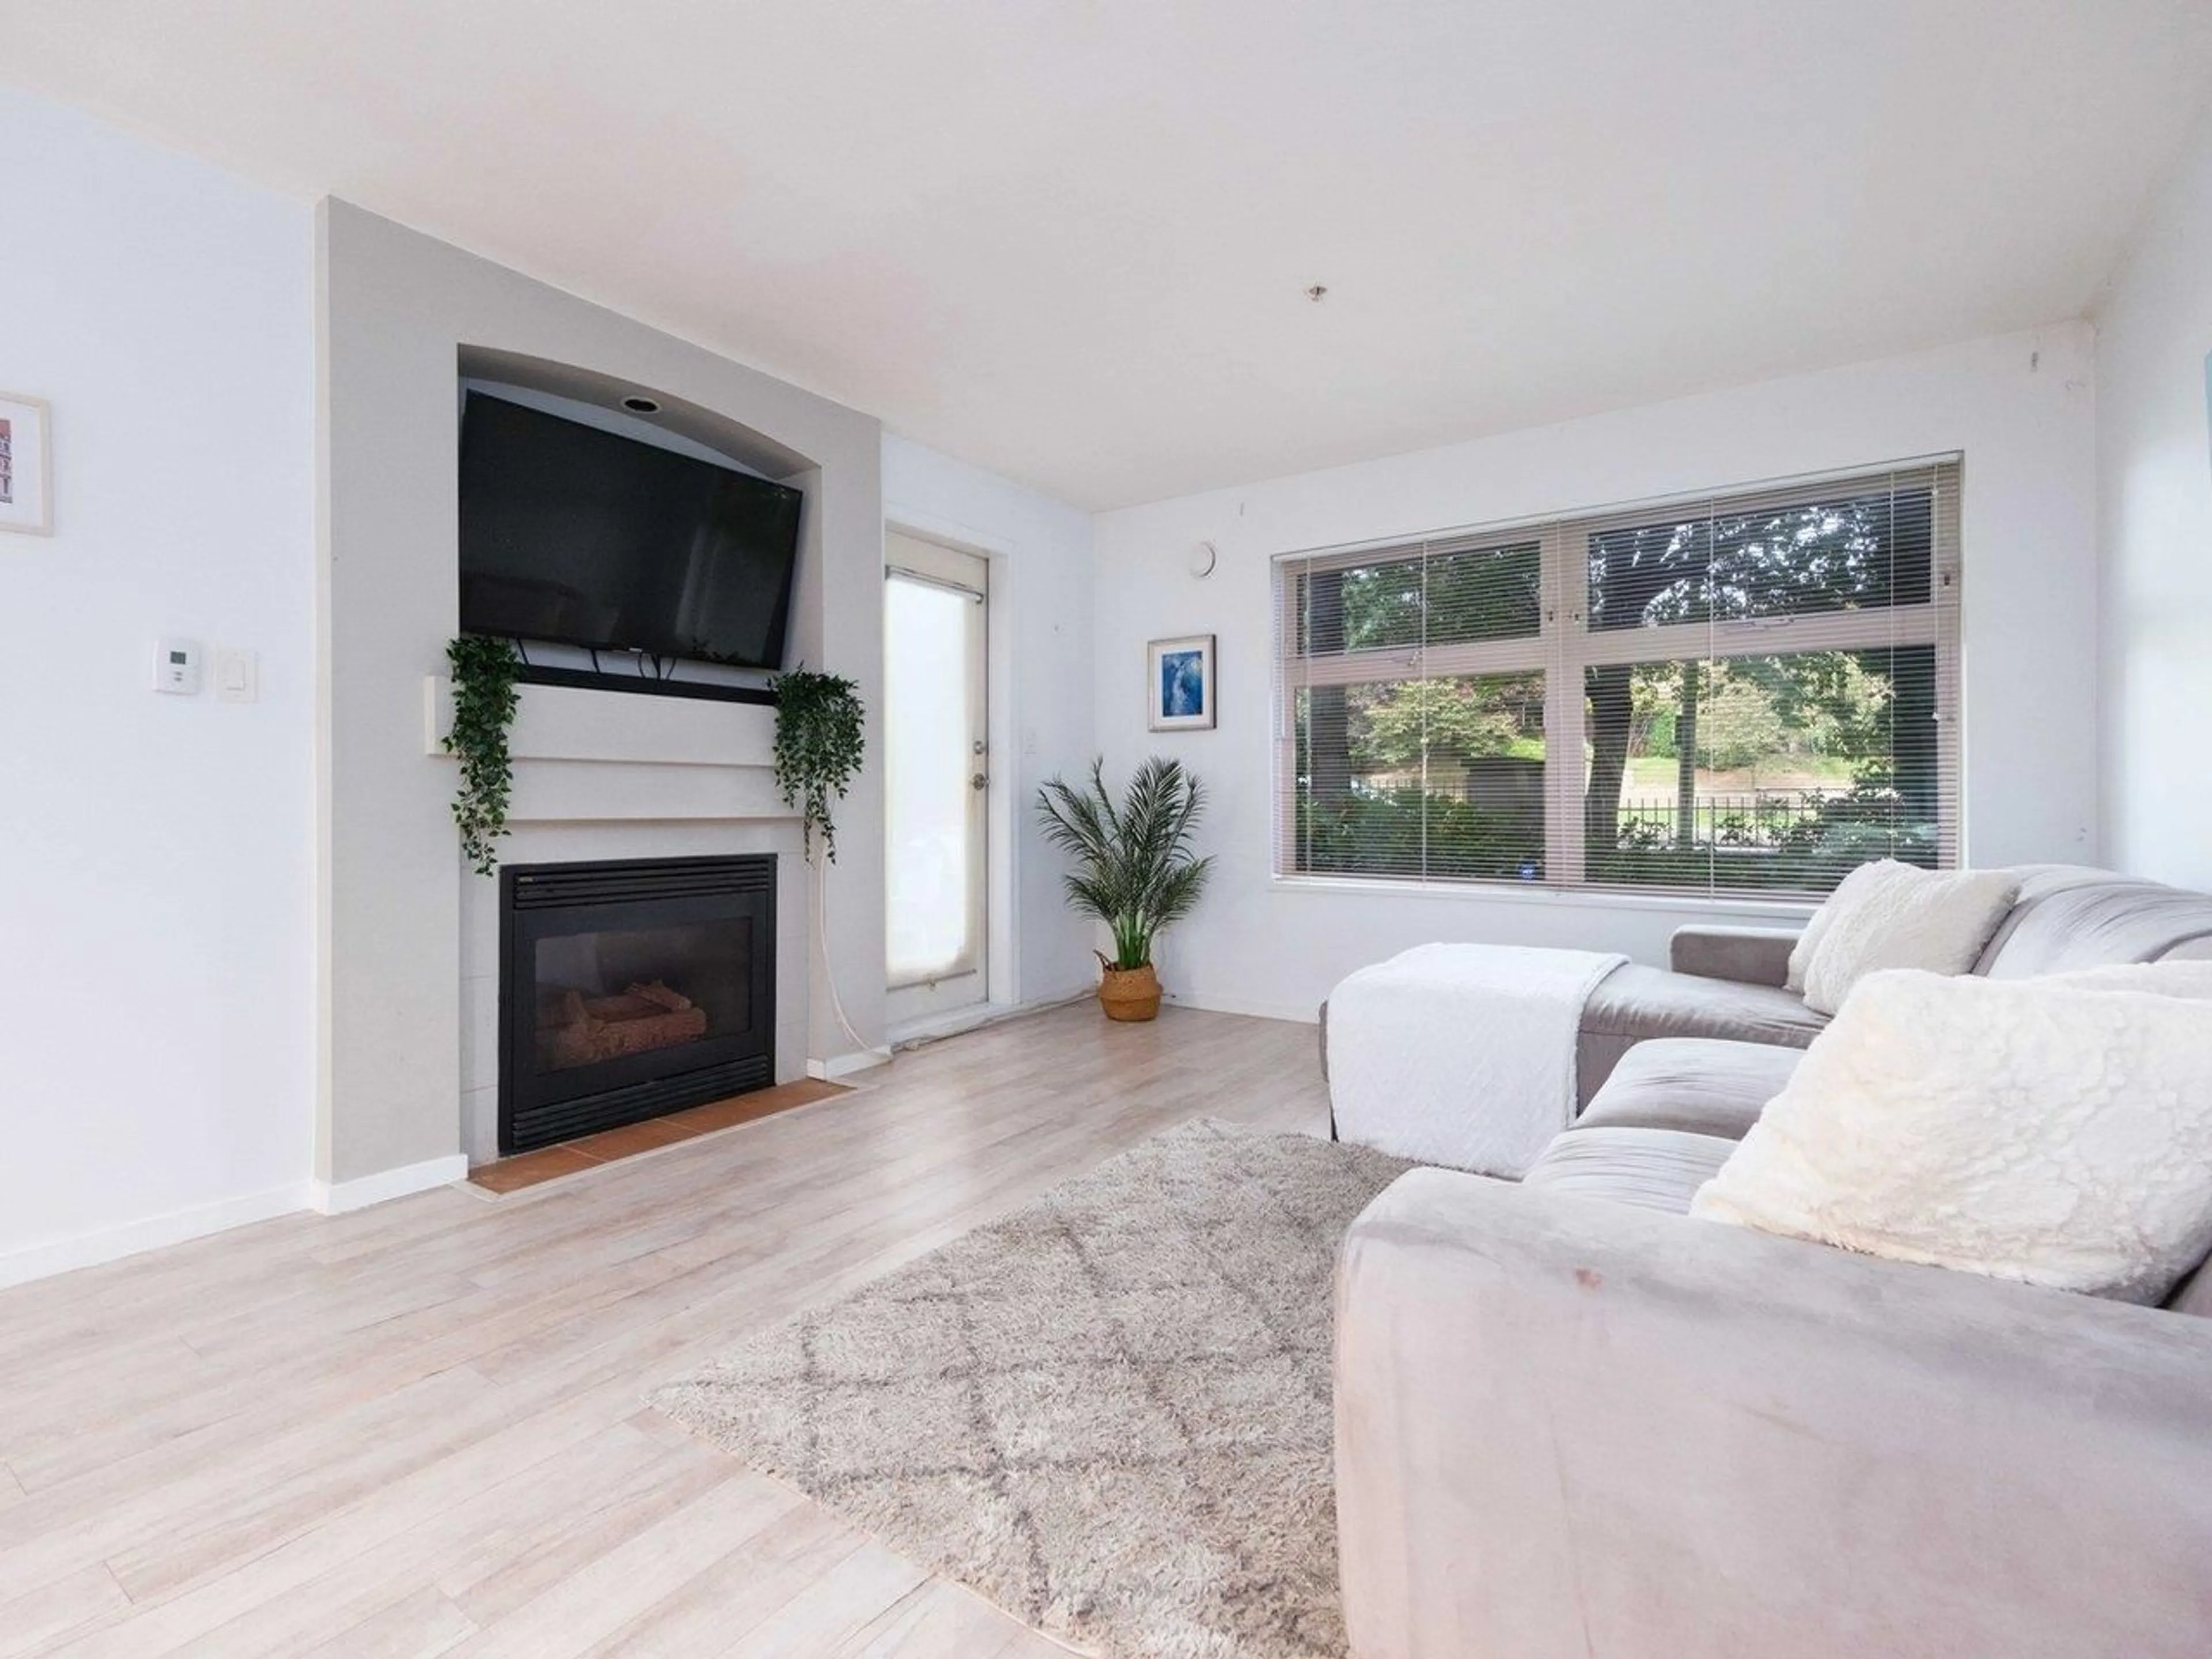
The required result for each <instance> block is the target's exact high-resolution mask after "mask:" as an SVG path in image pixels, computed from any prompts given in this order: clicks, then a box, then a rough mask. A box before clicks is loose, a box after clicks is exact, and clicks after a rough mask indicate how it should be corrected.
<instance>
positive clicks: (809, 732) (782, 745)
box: [775, 668, 866, 864]
mask: <svg viewBox="0 0 2212 1659" xmlns="http://www.w3.org/2000/svg"><path fill="white" fill-rule="evenodd" d="M864 713H865V711H864V710H863V709H862V708H861V706H860V687H859V686H857V685H855V684H854V683H853V682H852V681H851V680H848V679H845V678H842V677H841V676H839V675H836V674H816V673H811V672H809V671H807V670H805V669H804V668H794V669H793V670H792V671H790V672H789V673H787V674H781V675H778V676H777V677H776V681H775V781H776V785H777V787H779V788H781V790H782V791H783V799H784V805H787V806H797V807H799V808H800V809H801V811H802V814H803V816H804V818H805V836H806V861H807V862H808V863H809V864H811V863H812V862H813V861H814V837H815V835H816V833H817V831H819V832H820V834H821V836H822V850H823V852H824V853H826V854H829V861H830V862H831V863H832V864H835V863H836V861H837V826H836V823H834V822H833V821H832V820H831V818H830V816H829V802H830V799H831V798H832V797H838V798H842V796H843V795H844V793H845V790H846V787H847V786H848V785H849V784H850V783H851V782H852V781H853V775H854V773H855V772H858V771H859V770H860V759H861V756H862V755H863V753H864V752H865V750H866V744H865V742H864V740H863V738H862V737H861V734H860V723H861V720H862V718H863V716H864Z"/></svg>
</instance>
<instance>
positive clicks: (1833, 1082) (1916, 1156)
mask: <svg viewBox="0 0 2212 1659" xmlns="http://www.w3.org/2000/svg"><path fill="white" fill-rule="evenodd" d="M2209 995H2212V964H2203V963H2188V964H2181V963H2176V964H2172V965H2170V966H2161V967H2155V968H2147V969H2117V970H2103V971H2100V972H2096V973H2091V974H2081V975H2055V976H2053V977H2051V978H2047V979H2029V980H2006V981H1991V980H1985V979H1977V978H1974V977H1972V976H1971V975H1969V976H1963V977H1946V976H1943V975H1936V974H1926V973H1917V972H1896V973H1882V974H1877V975H1875V976H1873V977H1872V978H1870V979H1869V980H1867V981H1864V982H1863V984H1861V985H1860V986H1859V987H1858V989H1857V991H1856V992H1855V993H1854V994H1852V996H1851V999H1850V1002H1848V1003H1847V1004H1846V1005H1845V1006H1844V1011H1843V1012H1841V1013H1840V1014H1838V1016H1837V1017H1836V1020H1835V1023H1834V1024H1832V1025H1831V1026H1829V1027H1828V1029H1827V1030H1825V1031H1823V1032H1822V1033H1821V1034H1820V1036H1818V1037H1817V1038H1815V1039H1814V1042H1813V1046H1812V1047H1811V1048H1808V1050H1807V1051H1806V1054H1805V1058H1804V1060H1802V1062H1801V1063H1800V1064H1799V1066H1798V1068H1797V1071H1796V1075H1795V1076H1793V1077H1792V1078H1791V1079H1790V1085H1789V1086H1788V1087H1787V1088H1786V1089H1784V1091H1782V1093H1781V1094H1779V1095H1778V1096H1777V1097H1775V1098H1774V1100H1773V1101H1772V1102H1771V1103H1769V1104H1768V1106H1767V1108H1766V1109H1765V1112H1764V1113H1762V1114H1761V1115H1760V1116H1759V1121H1758V1122H1757V1123H1755V1124H1753V1126H1752V1128H1751V1131H1750V1133H1747V1135H1745V1136H1744V1138H1743V1140H1742V1143H1741V1145H1740V1146H1738V1147H1737V1148H1736V1150H1735V1152H1733V1153H1732V1154H1730V1156H1729V1160H1728V1162H1727V1163H1726V1164H1723V1165H1722V1166H1721V1169H1720V1171H1719V1173H1718V1174H1717V1175H1715V1176H1714V1177H1713V1178H1712V1179H1711V1181H1709V1182H1706V1183H1705V1185H1704V1186H1703V1187H1702V1188H1699V1191H1698V1194H1697V1197H1696V1198H1695V1199H1694V1200H1692V1203H1691V1206H1690V1213H1691V1214H1692V1215H1693V1216H1699V1217H1702V1218H1705V1219H1706V1220H1710V1221H1725V1222H1731V1223H1734V1224H1735V1225H1740V1226H1746V1227H1755V1228H1758V1229H1759V1230H1760V1231H1764V1232H1771V1233H1781V1234H1784V1235H1787V1236H1789V1237H1796V1238H1809V1239H1815V1240H1818V1241H1820V1243H1826V1244H1835V1245H1839V1246H1841V1247H1842V1248H1844V1249H1850V1250H1862V1251H1865V1252H1867V1253H1868V1254H1870V1255H1883V1256H1889V1257H1893V1258H1894V1259H1896V1260H1898V1261H1919V1262H1927V1263H1929V1264H1931V1265H1934V1266H1936V1267H1955V1268H1960V1269H1962V1270H1964V1271H1966V1272H1968V1273H1987V1274H1989V1275H1990V1276H1991V1277H1994V1278H1998V1279H2021V1280H2024V1281H2026V1282H2027V1283H2029V1284H2033V1285H2051V1286H2054V1287H2056V1288H2058V1289H2062V1290H2071V1291H2089V1292H2092V1293H2093V1294H2096V1295H2100V1296H2110V1297H2118V1298H2120V1299H2122V1300H2124V1301H2130V1302H2153V1303H2154V1302H2160V1301H2162V1300H2164V1299H2165V1297H2166V1294H2167V1293H2168V1292H2169V1291H2171V1290H2172V1287H2173V1285H2175V1284H2176V1283H2177V1282H2178V1281H2179V1279H2181V1278H2182V1277H2183V1276H2184V1275H2185V1274H2186V1273H2188V1272H2189V1271H2190V1270H2191V1268H2193V1267H2196V1266H2197V1263H2198V1262H2199V1261H2202V1260H2203V1257H2204V1255H2205V1254H2206V1251H2207V1250H2208V1249H2212V1010H2207V1009H2206V1007H2205V1006H2203V1000H2202V999H2203V998H2204V997H2206V996H2209Z"/></svg>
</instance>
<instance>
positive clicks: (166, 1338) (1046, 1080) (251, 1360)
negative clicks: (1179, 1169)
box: [0, 1006, 1327, 1659]
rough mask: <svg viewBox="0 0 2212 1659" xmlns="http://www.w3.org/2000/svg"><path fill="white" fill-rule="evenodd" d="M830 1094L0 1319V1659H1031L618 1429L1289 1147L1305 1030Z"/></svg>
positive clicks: (1222, 1036)
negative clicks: (1169, 1183)
mask: <svg viewBox="0 0 2212 1659" xmlns="http://www.w3.org/2000/svg"><path fill="white" fill-rule="evenodd" d="M860 1082H861V1083H862V1084H863V1085H864V1086H862V1087H860V1088H859V1089H856V1090H854V1091H851V1092H850V1093H848V1094H843V1095H841V1096H839V1097H836V1098H834V1099H830V1100H828V1101H825V1102H823V1103H817V1104H813V1105H810V1106H808V1107H806V1108H805V1109H793V1110H781V1111H777V1112H774V1113H772V1114H769V1115H764V1116H759V1117H757V1119H755V1120H754V1121H738V1122H736V1123H735V1124H734V1126H733V1125H732V1122H730V1121H721V1120H716V1121H714V1124H713V1127H712V1128H711V1129H710V1130H709V1131H708V1132H707V1133H702V1134H700V1135H698V1136H697V1137H696V1138H694V1139H687V1140H684V1141H682V1142H680V1143H676V1144H671V1145H668V1146H659V1147H656V1148H654V1149H653V1150H651V1151H649V1152H645V1153H643V1154H641V1156H638V1157H635V1158H624V1159H623V1160H621V1161H619V1162H614V1163H595V1164H592V1166H591V1167H589V1168H587V1169H585V1170H581V1171H580V1172H578V1173H575V1174H574V1175H573V1176H569V1177H568V1178H567V1179H564V1180H562V1181H560V1182H555V1183H552V1184H550V1185H545V1186H540V1187H537V1188H530V1189H527V1190H522V1191H518V1192H515V1193H513V1194H510V1195H508V1196H505V1197H501V1198H497V1199H493V1198H489V1197H487V1196H485V1195H483V1194H471V1193H468V1192H465V1191H463V1190H461V1189H459V1188H441V1189H440V1190H438V1191H435V1192H432V1193H426V1194H418V1195H416V1196H415V1197H413V1198H409V1199H404V1200H398V1201H397V1202H394V1203H391V1204H386V1205H381V1206H376V1207H374V1208H373V1209H369V1210H364V1211H360V1212H355V1213H353V1214H350V1215H346V1216H339V1217H327V1218H325V1217H306V1216H294V1217H286V1218H282V1219H280V1220H277V1221H274V1222H269V1223H264V1224H262V1225H258V1226H255V1227H250V1228H244V1229H240V1230H239V1231H234V1232H232V1233H228V1234H224V1235H221V1236H219V1237H215V1238H210V1239H202V1240H196V1241H194V1242H193V1243H190V1244H186V1245H181V1246H179V1247H177V1248H176V1249H172V1250H165V1251H161V1252H158V1253H155V1254H154V1255H146V1256H141V1257H137V1258H134V1259H132V1260H130V1261H122V1262H115V1263H110V1264H106V1265H105V1266H102V1267H95V1268H90V1269H87V1270H85V1271H83V1272H81V1273H71V1274H68V1275H64V1277H62V1278H59V1279H50V1280H45V1281H41V1282H39V1283H36V1284H32V1285H21V1286H16V1287H14V1288H12V1289H9V1290H6V1291H0V1659H18V1656H29V1655H34V1654H48V1653H65V1654H70V1655H72V1656H78V1659H100V1656H115V1659H143V1656H154V1655H167V1654H194V1655H204V1656H221V1659H260V1656H280V1655H281V1656H287V1659H289V1656H295V1655H300V1654H309V1653H316V1652H328V1653H330V1654H333V1655H335V1654H340V1653H343V1654H349V1655H350V1654H354V1653H369V1654H390V1655H414V1656H422V1659H427V1656H430V1655H437V1654H446V1655H468V1656H473V1659H482V1656H485V1655H492V1654H501V1653H529V1654H532V1655H545V1656H555V1655H560V1654H568V1653H576V1654H581V1653H586V1652H595V1653H599V1654H607V1655H612V1654H626V1655H627V1654H635V1655H641V1656H655V1655H659V1656H668V1659H676V1656H686V1659H688V1656H691V1655H715V1654H728V1655H731V1656H733V1659H768V1656H774V1655H794V1656H796V1655H804V1656H806V1659H822V1656H831V1655H835V1656H843V1659H889V1656H893V1655H896V1656H906V1659H929V1656H933V1655H938V1654H945V1655H951V1654H956V1653H957V1654H959V1655H961V1656H963V1659H1047V1656H1049V1655H1054V1654H1058V1653H1061V1652H1063V1651H1064V1650H1063V1649H1061V1648H1060V1646H1059V1645H1058V1644H1054V1643H1052V1642H1050V1641H1048V1640H1047V1639H1046V1638H1042V1637H1041V1636H1038V1635H1036V1633H1035V1632H1029V1631H1027V1630H1025V1629H1024V1627H1023V1626H1020V1625H1019V1624H1018V1623H1017V1622H1016V1621H1015V1620H1012V1619H1011V1618H1010V1617H1008V1616H1007V1615H1006V1614H1005V1613H1001V1612H1000V1611H999V1610H998V1609H996V1608H994V1607H990V1606H989V1605H988V1604H987V1603H984V1602H982V1601H980V1600H978V1599H977V1598H975V1596H973V1595H970V1594H969V1592H967V1591H965V1590H964V1589H960V1588H958V1587H957V1586H954V1585H951V1584H948V1583H943V1582H941V1581H937V1580H933V1579H931V1578H930V1577H928V1576H927V1574H925V1573H923V1572H922V1571H921V1570H920V1569H919V1568H917V1567H915V1566H914V1565H911V1564H910V1563H908V1562H905V1561H903V1560H902V1559H900V1558H898V1557H897V1556H896V1554H894V1553H891V1552H890V1551H889V1550H887V1549H885V1548H884V1547H883V1546H882V1545H881V1544H880V1543H878V1542H876V1541H872V1540H871V1539H869V1538H867V1537H866V1535H864V1534H860V1533H859V1532H857V1531H855V1530H854V1529H853V1528H849V1527H848V1526H846V1525H845V1523H844V1522H842V1521H841V1520H840V1519H839V1518H838V1517H837V1516H835V1515H834V1514H832V1513H830V1512H829V1511H828V1510H823V1509H821V1508H819V1507H818V1506H817V1505H815V1504H811V1502H809V1501H808V1500H806V1499H805V1498H800V1497H799V1496H798V1495H797V1494H795V1493H793V1492H789V1491H788V1490H787V1489H785V1488H782V1487H781V1486H776V1485H775V1483H773V1482H769V1481H767V1480H764V1479H763V1477H760V1476H758V1475H755V1474H751V1473H750V1472H749V1471H747V1470H745V1469H744V1468H742V1467H741V1466H739V1465H738V1464H737V1463H735V1462H732V1460H730V1459H728V1458H727V1457H726V1456H725V1455H722V1454H721V1453H720V1452H717V1451H715V1450H714V1449H712V1448H710V1447H708V1446H706V1445H704V1444H703V1443H700V1442H698V1441H696V1440H694V1439H692V1438H691V1437H690V1436H688V1435H686V1434H684V1432H683V1431H682V1430H680V1429H679V1428H678V1427H677V1426H676V1425H673V1424H671V1423H670V1422H669V1421H668V1420H667V1419H665V1418H662V1417H660V1416H659V1414H658V1413H653V1412H652V1411H650V1410H649V1409H647V1407H645V1405H644V1401H645V1396H646V1395H647V1393H648V1392H649V1390H650V1389H653V1387H654V1386H656V1385H657V1384H658V1383H661V1382H663V1381H665V1380H667V1379H669V1378H671V1377H674V1376H681V1375H683V1374H684V1373H685V1372H687V1371H689V1370H692V1369H694V1368H696V1366H697V1365H698V1364H701V1363H702V1361H704V1360H705V1359H707V1358H710V1357H711V1356H712V1355H713V1354H714V1352H717V1351H718V1350H719V1349H720V1348H721V1347H723V1346H726V1344H727V1343H728V1342H729V1341H730V1340H732V1337H734V1336H735V1335H736V1334H738V1332H740V1331H742V1330H744V1329H745V1328H748V1327H749V1326H751V1325H754V1324H757V1323H759V1322H763V1321H765V1320H769V1319H773V1318H776V1317H779V1316H781V1315H783V1314H786V1313H788V1312H790V1311H792V1310H794V1309H797V1308H799V1307H802V1306H805V1305H806V1304H809V1303H811V1302H814V1301H818V1300H820V1299H822V1298H823V1297H829V1296H834V1295H836V1294H837V1293H839V1292H840V1291H842V1290H845V1289H847V1288H849V1287H851V1286H853V1285H857V1284H860V1283H861V1282H863V1281H865V1280H866V1279H870V1278H872V1277H874V1276H876V1275H877V1274H878V1273H884V1272H886V1271H888V1270H890V1268H892V1267H896V1266H898V1265H899V1264H901V1263H902V1262H904V1261H911V1260H912V1259H914V1258H915V1256H917V1255H921V1254H922V1253H923V1252H925V1251H927V1250H928V1249H933V1248H934V1247H935V1246H936V1245H938V1244H939V1243H944V1242H945V1241H947V1240H949V1239H951V1238H954V1237H958V1236H959V1235H960V1234H961V1233H962V1232H963V1231H967V1230H968V1229H969V1228H971V1227H974V1226H975V1225H978V1224H979V1223H981V1222H983V1221H986V1220H988V1219H990V1218H994V1217H995V1216H997V1215H1000V1214H1003V1213H1004V1212H1006V1211H1007V1210H1009V1209H1012V1208H1013V1207H1014V1206H1017V1205H1018V1204H1020V1203H1022V1202H1024V1201H1025V1200H1028V1199H1030V1198H1031V1197H1034V1196H1035V1195H1036V1194H1037V1193H1039V1192H1041V1191H1042V1190H1043V1189H1044V1188H1047V1187H1049V1186H1051V1185H1053V1184H1054V1183H1055V1182H1059V1181H1062V1180H1065V1179H1066V1178H1067V1177H1068V1176H1073V1175H1075V1174H1079V1173H1080V1172H1081V1171H1082V1170H1085V1169H1088V1168H1090V1167H1091V1166H1092V1165H1094V1164H1097V1163H1098V1162H1099V1161H1100V1160H1101V1159H1103V1158H1107V1157H1109V1156H1110V1155H1112V1154H1113V1153H1114V1152H1118V1151H1121V1150H1122V1149H1123V1148H1125V1147H1127V1146H1131V1145H1133V1144H1134V1143H1135V1142H1136V1141H1138V1140H1139V1139H1143V1138H1144V1137H1146V1135H1148V1134H1152V1133H1157V1132H1158V1131H1159V1130H1161V1129H1164V1128H1167V1127H1171V1126H1172V1125H1173V1124H1175V1123H1176V1122H1179V1121H1182V1120H1183V1119H1185V1118H1188V1117H1191V1116H1194V1115H1212V1116H1216V1117H1220V1118H1225V1119H1228V1120H1231V1121H1240V1122H1246V1123H1251V1124H1255V1125H1263V1126H1267V1127H1280V1128H1295V1129H1304V1130H1307V1131H1310V1132H1319V1131H1320V1130H1322V1128H1323V1127H1324V1126H1325V1124H1326V1121H1327V1112H1326V1104H1325V1095H1324V1093H1323V1091H1322V1085H1321V1082H1320V1079H1319V1077H1318V1073H1317V1071H1316V1066H1315V1064H1314V1054H1313V1030H1312V1028H1311V1027H1310V1026H1300V1025H1291V1024H1279V1023H1276V1022H1271V1021H1265V1020H1254V1019H1243V1018H1231V1017H1229V1016H1225V1015H1212V1014H1200V1013H1194V1012H1188V1011H1185V1010H1178V1009H1170V1010H1169V1011H1167V1012H1165V1013H1164V1015H1163V1017H1162V1018H1161V1019H1160V1020H1159V1021H1158V1023H1157V1024H1153V1025H1150V1026H1118V1025H1109V1024H1108V1023H1107V1022H1105V1021H1103V1019H1101V1018H1099V1017H1098V1014H1097V1011H1096V1010H1095V1009H1094V1008H1091V1007H1090V1006H1078V1007H1073V1008H1067V1009H1062V1010H1058V1011H1054V1012H1051V1013H1048V1014H1044V1015H1040V1016H1037V1017H1036V1018H1030V1019H1024V1020H1018V1021H1012V1022H1009V1023H1007V1024H1002V1025H998V1026H994V1027H991V1028H988V1029H987V1030H981V1031H977V1032H974V1033H970V1034H969V1035H967V1036H961V1037H956V1038H951V1039H948V1040H946V1041H944V1042H937V1043H933V1044H931V1045H929V1046H928V1047H927V1048H922V1049H919V1050H916V1051H914V1052H911V1053H908V1054H902V1055H901V1056H900V1058H899V1059H898V1060H896V1062H894V1063H893V1064H892V1065H890V1066H885V1067H881V1068H878V1070H877V1071H875V1072H873V1073H868V1074H866V1076H865V1077H864V1078H863V1079H860ZM705 1110H706V1111H707V1113H708V1116H709V1118H713V1116H714V1112H713V1109H705ZM738 1116H740V1115H739V1114H735V1113H728V1114H725V1117H726V1118H736V1117H738Z"/></svg>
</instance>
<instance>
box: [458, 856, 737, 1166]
mask: <svg viewBox="0 0 2212 1659" xmlns="http://www.w3.org/2000/svg"><path fill="white" fill-rule="evenodd" d="M500 896H501V915H502V920H503V927H502V931H501V943H500V976H499V983H500V994H499V1001H500V1024H501V1044H500V1067H499V1149H500V1152H501V1154H506V1153H510V1152H528V1151H529V1150H530V1149H531V1148H532V1147H534V1146H550V1144H552V1143H553V1142H555V1141H559V1140H570V1139H574V1138H575V1137H576V1136H578V1135H585V1134H591V1133H594V1132H596V1131H598V1130H601V1129H614V1128H619V1127H622V1126H623V1124H626V1123H636V1122H639V1121H642V1120H644V1119H646V1118H649V1117H659V1116H662V1115H665V1114H666V1113H669V1112H674V1111H680V1110H682V1109H684V1107H686V1106H696V1105H698V1104H700V1103H702V1102H705V1101H709V1100H720V1099H721V1098H723V1097H726V1096H729V1095H735V1094H742V1093H744V1091H746V1090H748V1089H760V1088H765V1087H766V1086H767V1085H769V1084H770V1083H772V1082H774V1081H775V859H774V858H773V857H757V858H708V859H654V860H635V861H632V860H624V861H621V862H611V863H595V864H536V865H510V866H507V868H506V869H505V870H503V871H502V872H501V877H500Z"/></svg>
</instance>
